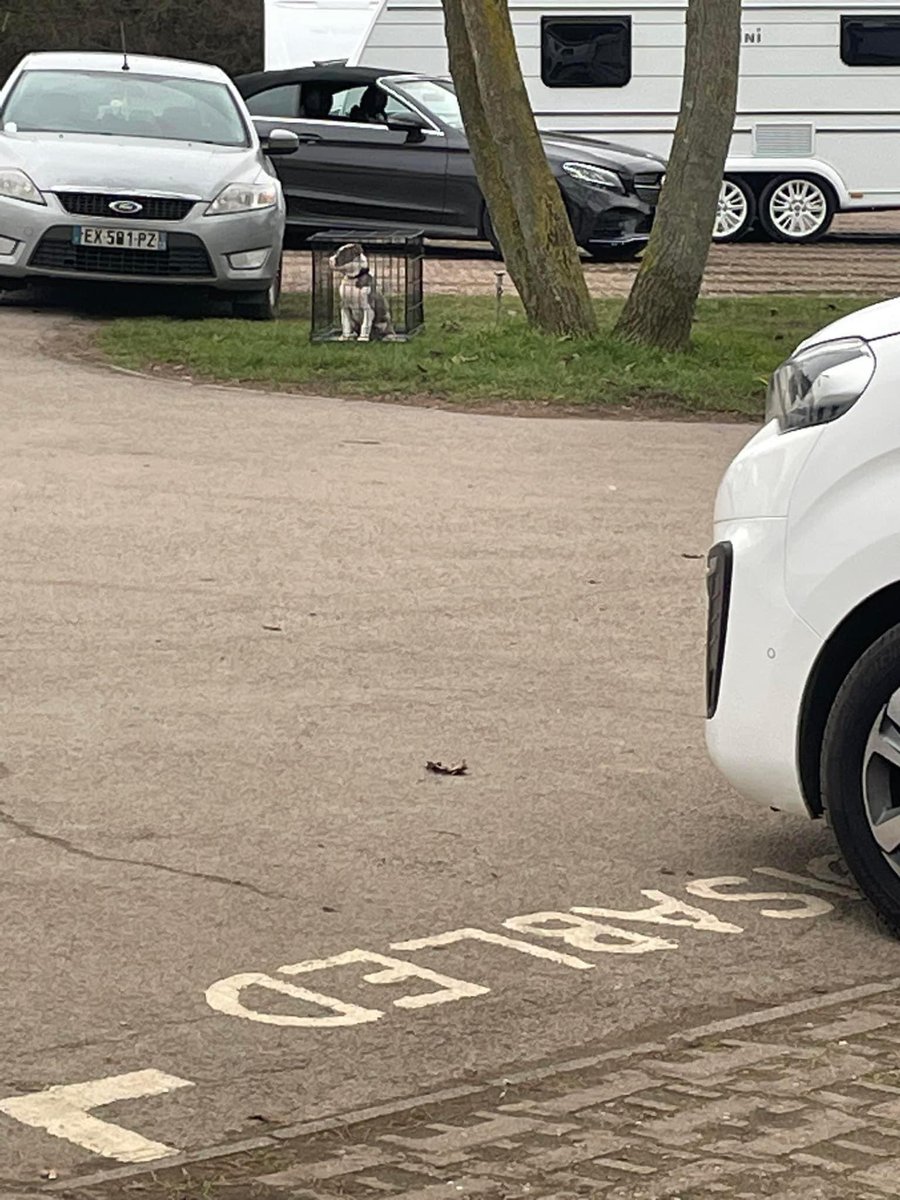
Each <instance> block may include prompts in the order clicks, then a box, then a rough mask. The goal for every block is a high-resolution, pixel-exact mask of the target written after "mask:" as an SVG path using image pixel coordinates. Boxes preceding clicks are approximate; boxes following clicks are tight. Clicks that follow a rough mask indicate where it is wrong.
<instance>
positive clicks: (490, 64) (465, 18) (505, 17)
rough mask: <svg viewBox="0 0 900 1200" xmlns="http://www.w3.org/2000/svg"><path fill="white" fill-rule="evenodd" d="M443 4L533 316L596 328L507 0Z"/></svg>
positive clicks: (498, 211)
mask: <svg viewBox="0 0 900 1200" xmlns="http://www.w3.org/2000/svg"><path fill="white" fill-rule="evenodd" d="M443 4H444V16H445V22H446V28H447V44H448V46H449V50H450V69H451V72H452V74H453V79H454V82H455V84H456V89H457V92H458V95H459V101H460V106H461V108H462V113H463V117H464V119H465V123H466V132H467V135H468V138H469V145H470V147H471V150H472V158H473V160H474V163H475V170H476V171H477V173H478V180H479V183H480V184H481V190H482V191H483V193H484V196H485V199H486V201H487V205H488V209H489V211H490V215H491V223H492V225H493V227H494V233H495V234H496V237H497V240H498V242H499V244H500V248H501V250H502V252H503V257H504V259H505V260H506V266H507V269H508V271H509V273H510V276H511V277H512V280H513V283H514V284H515V285H516V287H517V288H518V291H519V295H520V296H521V298H522V303H523V304H524V306H525V311H526V313H527V315H528V320H529V322H530V323H531V325H533V326H534V327H535V328H537V329H541V330H544V331H545V332H547V333H553V334H575V335H584V334H591V333H593V332H594V331H595V330H596V318H595V314H594V310H593V306H592V305H591V301H590V297H589V295H588V290H587V285H586V283H585V279H584V272H583V270H582V267H581V259H580V257H579V255H578V248H577V246H576V245H575V238H574V235H573V233H572V226H571V224H570V222H569V217H568V214H567V213H566V208H565V205H564V203H563V199H562V195H561V193H560V190H559V186H558V184H557V182H556V180H555V179H554V178H553V173H552V172H551V170H550V167H549V165H548V163H547V158H546V155H545V153H544V149H543V146H542V144H541V140H540V136H539V134H538V131H537V126H536V125H535V121H534V114H533V113H532V111H531V104H530V102H529V99H528V93H527V91H526V88H525V83H524V80H523V79H522V70H521V67H520V65H519V57H518V54H517V52H516V45H515V39H514V37H513V31H512V25H511V23H510V18H509V9H508V7H507V0H443Z"/></svg>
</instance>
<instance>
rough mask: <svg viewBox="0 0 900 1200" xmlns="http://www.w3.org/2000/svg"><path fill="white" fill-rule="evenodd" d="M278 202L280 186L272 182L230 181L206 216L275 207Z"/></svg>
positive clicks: (219, 215) (211, 205)
mask: <svg viewBox="0 0 900 1200" xmlns="http://www.w3.org/2000/svg"><path fill="white" fill-rule="evenodd" d="M277 203H278V188H277V187H276V185H275V184H274V183H272V182H266V183H229V184H228V185H227V186H226V187H223V188H222V190H221V192H219V194H218V196H216V198H215V200H213V202H212V204H210V206H209V208H208V209H207V210H206V216H208V217H221V216H224V215H225V214H226V213H242V212H254V211H256V210H257V209H260V208H274V207H275V205H276V204H277Z"/></svg>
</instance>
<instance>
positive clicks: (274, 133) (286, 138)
mask: <svg viewBox="0 0 900 1200" xmlns="http://www.w3.org/2000/svg"><path fill="white" fill-rule="evenodd" d="M263 149H264V150H265V152H266V154H272V155H276V154H296V153H297V151H298V150H299V149H300V139H299V138H298V137H297V135H296V133H293V132H292V131H291V130H290V129H272V130H270V131H269V133H268V134H267V135H266V136H265V137H264V138H263Z"/></svg>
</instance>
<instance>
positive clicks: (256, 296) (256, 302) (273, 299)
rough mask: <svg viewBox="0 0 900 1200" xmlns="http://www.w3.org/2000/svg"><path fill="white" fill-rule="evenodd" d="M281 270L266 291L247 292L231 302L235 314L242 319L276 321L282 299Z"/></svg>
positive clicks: (280, 267)
mask: <svg viewBox="0 0 900 1200" xmlns="http://www.w3.org/2000/svg"><path fill="white" fill-rule="evenodd" d="M281 272H282V266H281V264H279V267H278V274H277V275H276V276H275V278H274V279H273V280H272V284H271V287H269V288H268V290H267V291H265V292H245V293H242V294H240V295H238V296H235V298H234V299H233V300H232V302H231V308H232V312H233V313H234V315H235V316H236V317H237V318H238V319H240V320H242V321H274V320H275V318H276V317H277V316H278V304H279V301H280V300H281Z"/></svg>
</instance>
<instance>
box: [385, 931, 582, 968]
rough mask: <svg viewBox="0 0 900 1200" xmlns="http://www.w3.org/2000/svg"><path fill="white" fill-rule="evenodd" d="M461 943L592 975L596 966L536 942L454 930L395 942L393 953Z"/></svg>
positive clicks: (393, 943)
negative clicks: (483, 944)
mask: <svg viewBox="0 0 900 1200" xmlns="http://www.w3.org/2000/svg"><path fill="white" fill-rule="evenodd" d="M458 942H486V943H487V944H488V945H489V946H506V947H507V949H509V950H516V951H518V953H519V954H528V955H530V956H531V957H532V958H543V959H546V960H547V962H555V963H559V964H560V966H563V967H571V968H572V969H573V970H575V971H593V969H594V964H593V963H589V962H585V961H584V959H583V958H576V957H575V955H574V954H563V953H562V952H561V951H560V950H551V949H549V948H548V947H547V946H536V945H535V944H534V943H533V942H523V941H521V940H520V939H519V938H511V937H505V936H504V935H503V934H502V933H489V932H488V931H487V930H485V929H451V930H450V931H449V932H448V933H438V934H436V935H435V936H434V937H424V938H412V939H411V940H410V941H408V942H392V943H391V949H392V950H403V951H407V952H411V951H413V950H429V949H439V948H441V947H443V946H453V945H456V944H457V943H458Z"/></svg>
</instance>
